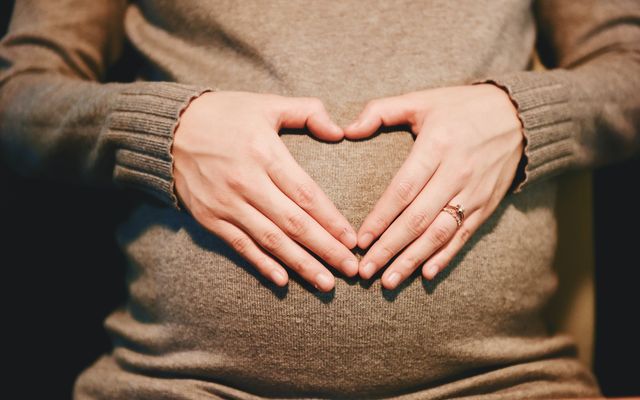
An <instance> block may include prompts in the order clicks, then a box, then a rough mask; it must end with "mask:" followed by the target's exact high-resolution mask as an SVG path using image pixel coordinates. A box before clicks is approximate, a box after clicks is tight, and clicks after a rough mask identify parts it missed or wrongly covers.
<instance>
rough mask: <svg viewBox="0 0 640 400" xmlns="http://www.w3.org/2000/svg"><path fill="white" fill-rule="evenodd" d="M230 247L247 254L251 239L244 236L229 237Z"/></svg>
mask: <svg viewBox="0 0 640 400" xmlns="http://www.w3.org/2000/svg"><path fill="white" fill-rule="evenodd" d="M230 242H231V247H232V248H233V249H234V250H235V251H237V252H238V253H240V254H247V252H248V250H249V246H250V245H251V239H249V238H248V237H245V236H235V237H234V238H232V239H231V241H230Z"/></svg>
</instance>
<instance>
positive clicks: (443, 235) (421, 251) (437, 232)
mask: <svg viewBox="0 0 640 400" xmlns="http://www.w3.org/2000/svg"><path fill="white" fill-rule="evenodd" d="M457 228H458V223H457V222H456V220H455V218H454V217H453V216H451V215H450V214H448V213H446V212H444V211H441V212H440V214H438V216H437V217H436V219H435V220H433V223H432V224H431V225H429V227H428V228H427V230H426V231H425V232H424V233H423V234H422V235H421V236H420V237H418V238H417V239H416V240H415V241H414V242H413V243H411V244H410V245H409V246H408V247H407V248H406V249H405V250H404V251H403V252H402V254H400V256H398V258H396V259H395V260H394V261H393V263H392V264H391V265H390V266H389V267H388V268H387V270H386V271H384V274H383V275H382V278H381V280H382V285H383V286H384V287H385V288H387V289H394V288H396V287H397V286H398V285H399V284H400V283H401V282H402V281H404V280H405V279H406V278H408V277H409V276H410V275H411V274H412V273H413V271H415V270H416V268H418V266H420V265H421V264H422V263H423V262H424V261H425V260H426V259H427V257H429V256H430V255H431V254H433V252H434V251H436V250H438V249H439V248H440V247H441V246H443V245H444V244H445V243H447V242H448V241H449V240H450V239H451V238H452V237H453V236H454V234H455V233H456V229H457Z"/></svg>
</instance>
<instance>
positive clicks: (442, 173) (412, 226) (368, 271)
mask: <svg viewBox="0 0 640 400" xmlns="http://www.w3.org/2000/svg"><path fill="white" fill-rule="evenodd" d="M460 185H461V183H460V182H458V181H457V179H456V177H455V175H454V174H453V173H452V172H451V169H450V168H443V167H442V166H441V167H439V168H438V169H437V170H436V172H435V173H434V175H433V177H432V178H431V179H430V180H429V182H428V183H427V185H426V186H425V187H424V189H423V190H422V191H421V192H420V194H418V196H417V197H416V198H415V200H414V201H413V202H412V203H411V204H410V205H409V206H408V207H407V208H406V209H405V210H404V211H403V212H402V214H400V216H399V217H398V218H397V219H396V220H395V221H394V222H393V223H392V224H391V226H390V227H389V228H388V229H387V230H386V231H384V233H383V234H382V236H381V237H380V239H378V240H377V241H376V242H375V243H374V244H373V245H372V246H371V248H370V249H369V251H367V253H366V254H365V255H364V257H363V258H362V260H361V261H360V276H361V277H362V278H364V279H369V278H370V277H371V276H373V275H374V274H375V273H376V272H377V271H378V269H380V268H381V267H382V266H383V265H385V264H386V263H387V262H388V261H389V260H390V259H391V258H392V257H393V256H395V255H396V254H397V253H398V252H399V251H400V250H402V249H403V248H404V247H405V246H406V245H408V244H409V243H411V242H412V241H413V240H415V239H416V238H417V237H419V236H420V235H422V234H423V233H424V231H426V230H427V228H428V227H429V225H431V223H432V222H433V220H434V219H435V218H436V216H437V215H438V213H439V212H440V211H441V210H442V208H443V207H444V206H445V205H447V203H448V202H449V200H450V199H451V198H452V197H453V196H454V195H455V194H456V193H457V192H458V191H459V189H460V188H459V187H458V186H460Z"/></svg>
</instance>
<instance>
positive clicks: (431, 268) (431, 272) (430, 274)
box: [427, 264, 439, 279]
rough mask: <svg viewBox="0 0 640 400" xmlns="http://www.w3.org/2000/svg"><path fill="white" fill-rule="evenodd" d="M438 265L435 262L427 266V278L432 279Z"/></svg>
mask: <svg viewBox="0 0 640 400" xmlns="http://www.w3.org/2000/svg"><path fill="white" fill-rule="evenodd" d="M438 269H439V268H438V266H437V265H435V264H431V265H429V266H428V267H427V276H428V277H429V279H433V277H434V276H436V274H437V273H438Z"/></svg>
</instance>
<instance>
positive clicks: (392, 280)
mask: <svg viewBox="0 0 640 400" xmlns="http://www.w3.org/2000/svg"><path fill="white" fill-rule="evenodd" d="M399 281H400V274H399V273H398V272H397V271H393V272H392V273H391V275H389V279H388V282H389V284H390V285H391V288H392V289H393V288H395V287H396V285H397V284H398V282H399Z"/></svg>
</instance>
